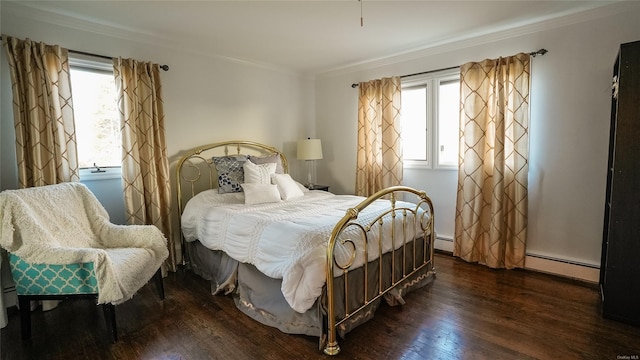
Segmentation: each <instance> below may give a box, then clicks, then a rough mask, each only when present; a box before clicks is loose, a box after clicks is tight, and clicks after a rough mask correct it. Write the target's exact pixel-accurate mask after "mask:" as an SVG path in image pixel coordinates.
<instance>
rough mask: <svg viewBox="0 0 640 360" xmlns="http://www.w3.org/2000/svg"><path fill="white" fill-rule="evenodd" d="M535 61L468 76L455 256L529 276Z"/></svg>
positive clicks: (465, 72)
mask: <svg viewBox="0 0 640 360" xmlns="http://www.w3.org/2000/svg"><path fill="white" fill-rule="evenodd" d="M529 78H530V55H529V54H517V55H515V56H512V57H507V58H499V59H495V60H485V61H482V62H479V63H468V64H464V65H463V66H462V67H461V68H460V101H461V112H460V130H461V131H460V133H461V137H460V155H459V172H458V193H457V203H456V218H455V235H454V251H453V253H454V255H455V256H458V257H460V258H462V259H464V260H466V261H469V262H479V263H481V264H485V265H487V266H489V267H492V268H508V269H511V268H522V267H524V261H525V249H526V247H525V245H526V234H527V186H528V183H527V176H528V157H529V82H530V80H529Z"/></svg>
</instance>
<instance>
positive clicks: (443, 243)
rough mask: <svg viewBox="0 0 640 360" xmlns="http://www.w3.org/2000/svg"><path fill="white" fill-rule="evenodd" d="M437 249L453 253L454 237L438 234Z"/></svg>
mask: <svg viewBox="0 0 640 360" xmlns="http://www.w3.org/2000/svg"><path fill="white" fill-rule="evenodd" d="M435 249H436V250H441V251H444V252H448V253H452V254H453V238H449V237H445V236H436V244H435Z"/></svg>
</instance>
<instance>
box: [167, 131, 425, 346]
mask: <svg viewBox="0 0 640 360" xmlns="http://www.w3.org/2000/svg"><path fill="white" fill-rule="evenodd" d="M176 184H177V187H176V193H177V202H178V210H179V212H180V223H181V225H180V226H181V234H182V246H183V254H184V258H185V264H186V265H187V266H188V267H189V268H190V269H191V270H193V271H194V272H195V273H196V274H198V275H200V276H202V277H203V278H205V279H207V280H209V281H210V282H211V291H212V294H226V295H230V296H233V299H234V301H235V304H236V306H237V308H238V309H239V310H240V311H242V312H243V313H245V314H246V315H248V316H250V317H252V318H254V319H255V320H257V321H259V322H261V323H263V324H266V325H269V326H273V327H277V328H278V329H280V330H281V331H283V332H285V333H290V334H304V335H310V336H317V337H318V338H319V347H320V349H322V350H323V351H324V353H326V354H328V355H336V354H338V353H339V352H340V347H339V345H338V337H339V336H340V337H344V336H345V335H346V334H347V333H348V332H349V331H351V330H352V329H354V328H355V327H357V326H359V325H361V324H363V323H365V322H366V321H367V320H369V319H371V318H372V317H373V315H374V312H375V310H376V309H377V308H378V306H379V305H380V302H381V301H383V300H384V301H386V302H387V303H388V304H390V305H392V306H393V305H401V304H404V299H403V295H405V294H406V293H408V292H409V291H412V290H415V289H418V288H421V287H423V286H425V285H427V284H429V283H430V282H431V281H432V280H433V279H434V278H435V268H434V264H433V251H434V248H433V243H434V239H435V232H434V212H433V205H432V203H431V200H430V199H429V197H428V196H427V195H426V194H425V192H423V191H418V190H415V189H412V188H409V187H404V186H396V187H391V188H387V189H384V190H381V191H379V192H378V193H376V194H374V195H373V196H370V197H368V198H364V197H357V196H351V195H334V194H332V193H330V192H327V191H320V190H312V191H310V190H308V189H306V188H305V187H304V186H302V185H301V184H299V183H298V182H296V181H295V180H293V179H292V178H291V176H290V175H289V174H288V162H287V159H286V157H285V156H284V154H283V153H282V152H280V151H279V150H278V149H276V148H274V147H271V146H268V145H264V144H260V143H256V142H251V141H226V142H219V143H213V144H208V145H204V146H200V147H197V148H194V149H191V150H188V151H186V152H185V153H184V155H183V156H182V158H181V159H180V160H179V162H178V163H177V166H176ZM327 279H333V280H332V281H327Z"/></svg>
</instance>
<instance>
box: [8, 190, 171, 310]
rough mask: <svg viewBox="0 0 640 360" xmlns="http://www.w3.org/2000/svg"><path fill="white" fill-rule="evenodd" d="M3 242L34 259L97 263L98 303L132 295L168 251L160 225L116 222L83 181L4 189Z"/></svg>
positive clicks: (53, 262)
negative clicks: (112, 221) (110, 219)
mask: <svg viewBox="0 0 640 360" xmlns="http://www.w3.org/2000/svg"><path fill="white" fill-rule="evenodd" d="M0 246H1V247H2V248H4V249H6V250H7V251H9V252H10V253H13V254H15V255H17V256H19V257H21V258H22V259H24V260H25V261H27V262H29V263H34V264H38V263H40V264H42V263H45V264H58V265H65V264H74V263H89V262H91V263H93V264H94V269H95V273H96V277H97V282H98V288H99V293H98V303H99V304H102V303H113V304H118V303H122V302H124V301H126V300H128V299H130V298H131V297H132V296H133V295H134V294H135V292H136V291H138V290H139V289H140V288H141V287H142V286H144V285H145V284H146V283H147V282H148V281H149V279H151V277H152V276H153V274H154V273H155V272H156V271H157V270H158V268H159V267H160V265H161V264H162V262H163V261H164V260H165V259H166V258H167V257H168V255H169V251H168V250H167V244H166V239H165V237H164V235H163V234H162V232H161V231H160V230H159V229H158V228H157V227H155V226H149V225H115V224H112V223H111V222H110V221H109V215H108V214H107V212H106V210H105V209H104V207H103V206H102V205H101V204H100V202H99V201H98V199H96V197H95V196H94V195H93V193H92V192H91V191H90V190H89V189H88V188H87V187H86V186H84V185H83V184H81V183H62V184H57V185H49V186H41V187H34V188H28V189H22V190H6V191H3V192H2V193H0Z"/></svg>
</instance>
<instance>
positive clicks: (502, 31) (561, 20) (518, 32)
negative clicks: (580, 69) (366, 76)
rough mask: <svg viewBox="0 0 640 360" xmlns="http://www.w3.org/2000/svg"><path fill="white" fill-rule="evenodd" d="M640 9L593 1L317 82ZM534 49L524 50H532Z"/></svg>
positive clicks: (324, 74)
mask: <svg viewBox="0 0 640 360" xmlns="http://www.w3.org/2000/svg"><path fill="white" fill-rule="evenodd" d="M632 9H633V10H638V9H640V1H608V2H594V3H589V4H587V5H585V6H584V7H582V8H580V9H574V10H572V11H566V12H562V13H556V14H554V15H551V16H546V17H541V18H538V19H532V20H529V21H528V22H526V23H519V24H502V25H499V26H492V27H487V28H482V29H478V30H477V31H475V32H474V33H473V34H469V33H461V34H456V35H452V36H449V37H446V38H442V39H440V40H437V41H434V42H431V43H429V44H425V45H423V46H420V47H416V48H413V49H408V50H406V51H402V52H398V53H396V54H394V55H390V56H384V57H380V58H378V59H371V60H365V61H361V62H355V63H351V64H345V65H342V66H338V67H333V68H328V69H324V70H318V71H317V72H316V76H315V78H316V80H317V79H324V78H331V77H335V76H341V75H345V74H349V73H353V72H356V71H363V70H371V69H375V68H379V67H383V66H389V65H394V64H398V63H404V62H407V61H411V60H416V59H420V58H424V57H428V56H433V55H437V54H441V53H446V52H449V51H455V50H460V49H465V48H469V47H473V46H478V45H484V44H488V43H493V42H496V41H501V40H507V39H510V38H515V37H519V36H523V35H528V34H532V33H536V32H540V31H545V30H551V29H556V28H561V27H565V26H569V25H573V24H577V23H582V22H587V21H592V20H596V19H600V18H604V17H608V16H613V15H616V14H620V13H623V12H626V11H629V10H632ZM529 50H533V49H524V50H523V51H529Z"/></svg>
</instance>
